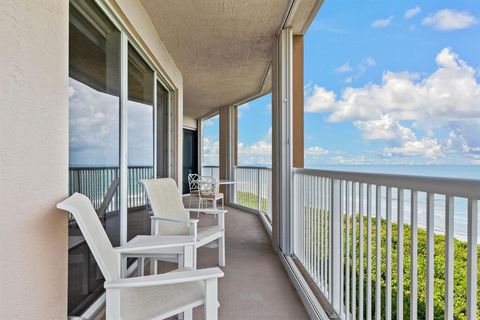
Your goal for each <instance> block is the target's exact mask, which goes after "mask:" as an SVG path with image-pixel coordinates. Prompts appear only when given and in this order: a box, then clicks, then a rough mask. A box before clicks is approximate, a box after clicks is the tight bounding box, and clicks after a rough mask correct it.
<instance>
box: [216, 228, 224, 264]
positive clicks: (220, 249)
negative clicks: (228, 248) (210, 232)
mask: <svg viewBox="0 0 480 320" xmlns="http://www.w3.org/2000/svg"><path fill="white" fill-rule="evenodd" d="M218 265H219V266H220V267H225V231H224V232H223V234H222V237H221V238H219V239H218Z"/></svg>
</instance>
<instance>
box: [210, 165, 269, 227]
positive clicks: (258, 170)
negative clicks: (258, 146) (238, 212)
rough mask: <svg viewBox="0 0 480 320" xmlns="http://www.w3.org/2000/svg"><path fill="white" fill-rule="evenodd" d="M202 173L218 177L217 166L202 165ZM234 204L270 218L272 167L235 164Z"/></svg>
mask: <svg viewBox="0 0 480 320" xmlns="http://www.w3.org/2000/svg"><path fill="white" fill-rule="evenodd" d="M202 175H204V176H214V177H215V178H217V179H218V177H219V167H218V166H204V167H202ZM234 180H235V181H236V183H235V184H234V185H233V188H234V189H233V190H234V191H233V200H232V202H233V203H234V204H237V205H239V206H242V207H246V208H250V209H254V210H257V211H259V212H262V213H264V214H265V216H266V217H267V218H268V220H269V222H270V223H271V220H272V169H271V168H268V167H251V166H248V167H247V166H237V167H235V169H234Z"/></svg>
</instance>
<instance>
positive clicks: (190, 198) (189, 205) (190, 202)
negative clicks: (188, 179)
mask: <svg viewBox="0 0 480 320" xmlns="http://www.w3.org/2000/svg"><path fill="white" fill-rule="evenodd" d="M188 207H189V208H191V207H192V194H190V196H189V197H188Z"/></svg>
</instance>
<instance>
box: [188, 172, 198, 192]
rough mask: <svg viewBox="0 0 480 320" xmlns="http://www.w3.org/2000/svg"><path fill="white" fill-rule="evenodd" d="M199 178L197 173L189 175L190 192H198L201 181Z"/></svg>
mask: <svg viewBox="0 0 480 320" xmlns="http://www.w3.org/2000/svg"><path fill="white" fill-rule="evenodd" d="M199 178H200V177H199V176H198V174H196V173H190V174H189V175H188V188H189V189H190V192H192V191H193V190H198V187H199V186H198V181H199Z"/></svg>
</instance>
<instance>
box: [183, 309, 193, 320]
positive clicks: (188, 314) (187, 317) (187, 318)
mask: <svg viewBox="0 0 480 320" xmlns="http://www.w3.org/2000/svg"><path fill="white" fill-rule="evenodd" d="M192 319H193V310H192V309H190V310H188V311H185V312H184V313H183V320H192Z"/></svg>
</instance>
